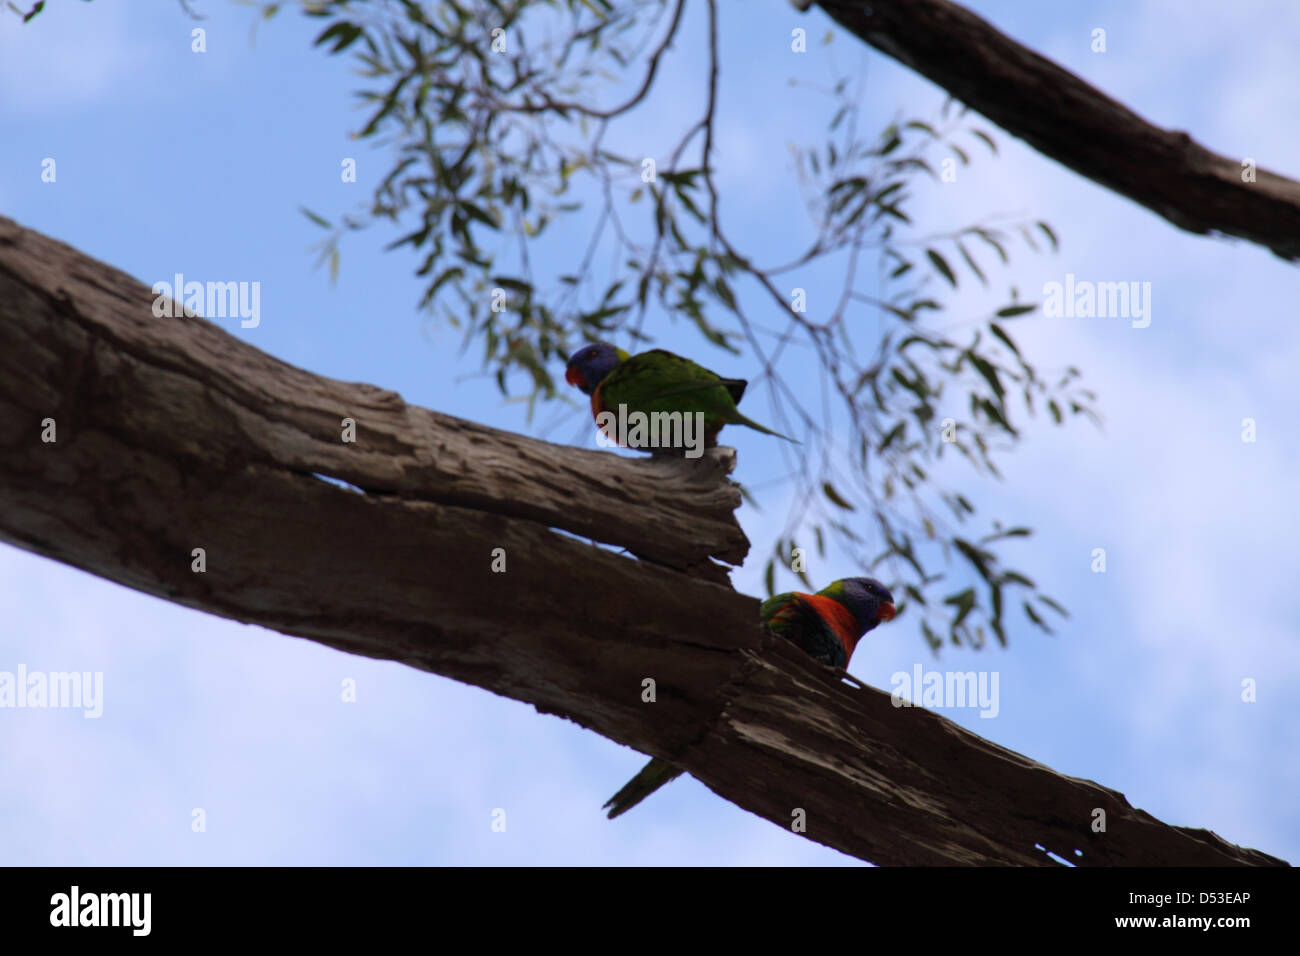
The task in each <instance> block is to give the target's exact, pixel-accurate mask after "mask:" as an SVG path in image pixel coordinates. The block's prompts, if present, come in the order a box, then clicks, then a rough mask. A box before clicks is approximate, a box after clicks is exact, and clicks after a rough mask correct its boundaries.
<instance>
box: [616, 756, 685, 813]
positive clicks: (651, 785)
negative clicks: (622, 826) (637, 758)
mask: <svg viewBox="0 0 1300 956" xmlns="http://www.w3.org/2000/svg"><path fill="white" fill-rule="evenodd" d="M681 775H682V771H680V770H678V769H677V768H676V767H674V766H673V765H672V764H670V763H669V762H668V761H666V760H660V759H659V758H658V757H655V758H654V759H653V760H651V761H650V762H649V763H648V764H646V765H645V766H644V767H642V768H641V772H640V773H638V774H637V775H636V776H635V777H633V778H632V779H631V780H629V781H628V782H627V783H625V784H624V785H623V789H622V790H620V791H619V792H618V793H616V794H614V795H613V796H612V797H610V798H609V800H607V801H606V802H605V807H607V808H609V819H611V820H613V819H614V818H615V817H616V816H618V815H619V814H620V813H626V812H627V811H628V810H631V809H632V808H633V807H635V806H636V805H637V804H638V803H640V802H641V801H642V800H644V799H645V798H646V797H648V796H650V794H652V793H654V792H655V791H656V790H658V789H659V788H660V787H662V786H663V785H664V784H666V783H670V782H671V781H673V780H676V779H677V778H678V777H680V776H681ZM602 809H604V807H603V808H602Z"/></svg>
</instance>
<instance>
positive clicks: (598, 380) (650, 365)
mask: <svg viewBox="0 0 1300 956" xmlns="http://www.w3.org/2000/svg"><path fill="white" fill-rule="evenodd" d="M564 380H565V381H566V382H568V383H569V384H570V385H576V386H577V387H578V388H579V389H581V390H582V392H583V394H584V395H590V396H591V413H592V416H593V417H595V418H596V419H597V424H599V416H600V414H601V413H602V412H612V413H615V414H617V413H618V408H619V406H620V405H624V406H626V408H627V410H628V411H629V412H642V413H645V414H647V415H649V414H652V413H655V412H668V413H672V412H682V413H686V414H691V413H695V412H699V413H702V414H703V415H704V445H705V447H706V448H710V447H713V446H714V445H716V444H717V443H718V432H719V431H720V430H721V429H722V427H723V426H724V425H744V426H746V427H748V428H752V429H754V430H755V431H760V432H762V433H763V434H764V435H776V436H777V437H778V438H785V440H786V441H791V442H793V441H795V440H794V439H793V438H787V437H786V436H785V435H782V434H781V433H780V432H775V431H772V429H770V428H767V427H765V426H763V425H760V424H759V423H758V422H756V421H754V420H753V419H751V418H746V417H745V416H744V415H742V414H741V413H740V409H738V408H737V407H736V403H737V402H739V401H740V399H741V397H742V396H743V395H744V394H745V386H746V385H747V384H749V383H748V382H746V381H745V380H744V379H741V378H723V377H722V376H720V375H718V374H717V373H716V372H710V371H709V370H708V369H707V368H705V367H704V366H702V365H699V364H697V363H695V362H692V361H691V360H690V359H688V358H682V357H681V356H680V355H674V354H673V353H672V352H668V351H665V350H664V349H651V350H650V351H648V352H640V353H638V354H636V355H629V354H628V353H627V352H625V351H623V350H622V349H620V348H615V347H614V346H613V345H610V344H609V343H608V342H594V343H592V344H591V345H584V346H583V347H582V348H580V349H578V351H576V352H574V353H573V355H572V356H571V357H570V358H569V364H568V367H567V368H566V369H565V373H564ZM607 434H608V433H607ZM609 437H611V438H613V436H612V435H611V436H609ZM795 444H798V442H795Z"/></svg>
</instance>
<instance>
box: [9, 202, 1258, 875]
mask: <svg viewBox="0 0 1300 956" xmlns="http://www.w3.org/2000/svg"><path fill="white" fill-rule="evenodd" d="M152 300H153V296H152V293H151V292H150V291H149V289H148V288H147V287H146V286H144V285H142V284H141V283H138V282H136V281H135V280H133V279H131V278H129V277H128V276H126V275H123V274H122V273H120V272H118V271H116V270H114V269H112V268H110V267H108V266H106V265H103V264H102V263H99V262H96V261H95V260H92V259H90V258H88V257H86V256H84V255H82V254H81V253H79V252H77V251H76V250H74V249H71V248H69V247H68V246H65V245H63V244H61V243H58V242H55V241H53V240H51V239H47V238H45V237H42V236H40V235H37V234H35V233H33V232H30V231H28V230H24V229H22V228H21V227H19V226H17V225H16V224H15V223H13V222H12V221H10V220H7V219H3V218H0V453H2V457H0V540H4V541H7V542H9V543H11V544H14V545H17V546H18V547H21V548H25V549H27V550H29V551H33V552H35V553H37V554H42V555H46V556H48V557H51V558H54V559H56V560H59V561H62V562H64V563H67V564H70V565H73V566H75V567H78V568H82V569H84V570H86V571H90V572H92V573H94V574H98V575H100V576H101V577H105V578H108V579H109V580H112V581H116V582H119V583H121V584H124V585H127V586H128V587H132V588H135V589H137V590H139V591H143V592H145V593H147V594H152V595H156V596H158V597H162V598H166V599H168V600H171V601H175V602H177V603H179V604H184V605H186V606H188V607H192V608H196V609H199V610H203V611H207V612H209V613H212V614H219V615H221V616H223V617H228V618H231V619H234V620H237V621H243V622H246V623H251V624H259V625H262V626H263V627H267V628H272V629H275V630H278V631H281V632H283V633H285V634H291V635H297V636H300V637H306V638H310V639H311V640H315V641H319V642H320V643H322V644H326V645H329V646H331V647H335V648H338V649H340V650H343V651H348V652H351V653H357V654H365V655H368V656H371V657H382V658H388V659H391V660H396V661H401V662H403V663H406V664H409V665H411V666H413V667H419V668H422V669H425V670H429V671H432V672H435V673H438V674H443V675H446V676H448V677H452V678H455V679H457V680H461V681H464V682H466V683H471V684H475V685H478V686H480V687H484V688H486V689H488V690H491V691H494V692H496V693H498V694H502V695H505V696H509V697H513V698H515V699H518V700H522V701H527V702H529V703H531V704H533V705H534V706H535V707H536V708H537V709H538V710H540V711H543V712H545V713H553V714H558V715H561V716H563V717H567V718H568V719H570V720H573V721H575V722H577V723H579V724H581V725H582V726H584V727H587V728H589V729H591V730H594V731H596V732H597V733H600V734H604V735H605V736H607V737H609V738H611V739H613V740H616V741H619V742H620V743H624V744H628V745H630V746H632V747H635V748H637V749H638V750H641V751H644V752H646V753H650V754H654V755H656V756H660V757H665V758H667V759H670V760H672V761H674V762H675V763H677V764H678V765H679V766H681V767H683V768H684V769H686V770H687V771H688V772H690V773H691V774H693V775H694V776H696V777H697V778H699V779H700V780H701V781H703V782H704V783H705V784H706V785H708V786H709V787H710V788H711V789H713V790H714V791H715V792H717V793H718V794H719V795H721V796H723V797H725V798H726V799H728V800H731V801H732V802H734V803H736V804H738V805H740V806H742V807H744V808H746V809H748V810H751V811H753V812H754V813H757V814H759V815H760V816H763V817H765V818H767V819H769V820H771V821H773V822H775V823H777V824H778V825H780V826H789V825H790V822H791V813H792V811H793V810H794V808H796V807H799V808H803V809H804V810H805V811H806V814H807V821H808V824H807V826H808V830H807V835H808V836H809V837H810V838H811V839H813V840H816V841H818V842H820V843H824V844H826V845H828V846H832V847H835V848H836V849H839V850H842V851H844V852H845V853H849V854H852V855H854V856H858V857H861V858H862V859H867V860H872V861H874V862H876V863H881V864H905V863H928V864H936V863H942V864H955V863H1019V864H1048V865H1054V864H1052V861H1051V860H1050V858H1048V857H1047V856H1046V854H1045V852H1044V850H1048V851H1052V852H1054V853H1056V854H1058V855H1059V856H1061V857H1064V858H1066V859H1069V860H1072V861H1074V862H1077V863H1080V864H1082V865H1085V866H1087V865H1105V864H1137V863H1141V864H1182V865H1190V864H1210V865H1214V864H1234V863H1236V864H1278V863H1281V862H1282V861H1280V860H1277V859H1275V858H1273V857H1270V856H1268V855H1267V854H1264V853H1260V852H1258V851H1255V850H1245V849H1242V848H1239V847H1236V846H1233V845H1231V844H1228V843H1226V842H1225V841H1223V840H1221V839H1220V838H1219V837H1217V836H1216V835H1214V834H1213V833H1210V832H1209V831H1206V830H1193V829H1185V828H1182V827H1171V826H1167V825H1165V824H1163V823H1161V822H1159V821H1157V820H1155V819H1154V818H1152V817H1151V816H1150V815H1148V814H1146V813H1144V812H1142V811H1140V810H1135V809H1133V808H1132V807H1130V806H1129V804H1128V802H1127V801H1126V800H1125V799H1124V797H1123V795H1122V794H1119V793H1117V792H1115V791H1113V790H1109V789H1107V788H1105V787H1102V786H1099V785H1097V784H1095V783H1092V782H1091V781H1087V780H1080V779H1077V778H1073V777H1066V776H1063V775H1061V774H1057V773H1055V772H1054V771H1052V770H1051V769H1049V768H1048V767H1045V766H1043V765H1042V764H1038V763H1035V762H1034V761H1032V760H1029V759H1027V758H1025V757H1022V756H1020V755H1018V754H1015V753H1012V752H1011V751H1008V750H1005V749H1004V748H1001V747H998V746H996V745H994V744H992V743H989V742H988V741H985V740H982V739H980V738H979V737H977V736H976V735H974V734H972V733H970V732H969V731H966V730H964V729H962V728H960V727H958V726H957V725H955V724H953V723H951V722H949V721H947V720H945V719H944V718H942V717H939V716H937V715H935V714H932V713H929V712H927V711H924V710H921V709H919V708H902V709H900V708H896V707H894V706H893V705H892V702H891V700H890V697H889V695H888V694H885V693H882V692H881V691H878V690H875V689H873V688H869V687H864V686H862V685H859V684H857V683H856V682H853V681H851V680H850V679H848V678H844V677H843V676H842V674H841V673H839V672H834V671H832V670H830V669H829V668H823V667H821V666H820V665H817V664H815V663H813V662H812V661H810V660H809V659H808V658H806V657H804V656H803V655H802V654H801V653H799V652H798V651H797V650H795V649H794V648H792V647H790V646H787V645H785V644H783V643H780V642H777V641H774V640H773V639H772V638H770V637H769V636H768V635H766V634H765V633H763V632H762V631H761V630H760V629H759V628H758V627H757V625H756V621H757V614H758V602H757V601H756V600H754V599H753V598H749V597H745V596H743V595H739V594H736V593H735V592H734V591H732V590H731V589H730V588H729V587H728V586H725V585H724V584H722V583H719V581H720V580H721V581H725V571H719V570H718V569H720V568H721V567H722V565H719V564H716V563H715V562H728V563H736V562H738V561H740V560H741V559H742V558H743V556H744V554H745V551H746V549H747V547H748V543H747V541H746V540H745V537H744V534H743V532H742V531H741V530H740V528H739V527H738V526H737V525H736V522H735V518H734V515H733V513H732V512H733V509H734V508H735V506H736V505H737V504H738V503H739V497H738V494H737V492H736V490H735V487H734V486H733V485H731V483H730V482H729V481H728V480H727V479H726V473H727V472H728V471H729V470H730V467H731V464H732V463H733V459H732V457H731V455H730V453H729V452H728V451H727V450H720V451H719V452H718V453H716V454H714V455H712V456H710V457H706V458H704V459H700V460H699V461H697V462H695V463H690V462H686V461H631V460H627V459H624V458H621V457H619V456H616V455H611V454H607V453H602V452H593V451H588V450H583V449H577V448H570V447H563V446H557V445H550V444H547V443H545V442H540V441H534V440H532V439H528V438H524V437H521V436H518V435H512V434H509V433H506V432H500V431H496V430H494V429H490V428H486V427H484V426H481V425H476V424H474V423H472V422H467V421H462V420H460V419H455V418H451V417H449V416H446V415H440V414H438V413H437V412H433V411H429V410H427V409H422V408H415V407H412V406H410V405H407V404H406V403H405V402H403V401H402V399H401V398H400V397H399V396H398V395H396V394H394V393H392V392H389V391H384V390H382V389H378V388H374V387H372V386H368V385H357V384H349V383H345V382H339V381H335V380H332V379H326V378H322V377H320V376H316V375H312V374H309V373H307V372H305V371H303V370H301V369H297V368H294V367H292V366H290V365H287V364H285V363H283V362H280V361H278V360H276V359H274V358H272V357H271V356H269V355H266V354H264V353H262V352H259V351H258V350H257V349H255V348H253V347H252V346H250V345H248V344H246V343H245V342H242V341H240V340H239V339H236V338H234V337H233V336H231V335H228V334H226V333H225V332H223V331H222V330H221V329H219V328H217V327H216V326H215V325H213V324H211V323H209V322H207V321H205V320H203V319H199V318H191V317H183V318H161V319H159V318H155V317H154V316H153V315H152V311H151V304H152ZM344 418H353V419H355V422H356V431H357V441H356V442H355V443H344V442H343V441H341V434H342V420H343V419H344ZM47 419H52V420H53V422H54V427H55V429H56V431H55V437H56V440H55V441H54V442H44V441H42V440H41V435H42V431H43V430H44V429H45V428H46V427H47V426H46V424H44V423H45V422H46V420H47ZM316 475H326V476H330V477H334V478H338V479H342V480H345V481H347V482H349V483H351V484H352V485H354V486H356V487H357V488H358V489H359V490H358V491H352V490H348V489H345V488H341V487H339V486H337V485H335V484H332V483H329V482H325V481H322V480H320V478H318V477H315V476H316ZM575 535H576V536H580V537H590V538H594V539H596V540H598V541H600V542H603V543H605V544H607V545H612V546H615V547H620V548H625V549H627V550H629V551H632V552H635V553H637V554H639V555H641V556H642V560H638V559H636V558H633V557H629V556H625V555H623V554H619V553H616V552H615V551H614V550H611V549H610V548H606V547H599V546H597V545H595V544H592V543H588V542H585V541H582V540H579V537H575ZM195 548H203V549H204V550H205V553H206V571H205V572H203V573H196V572H194V571H193V570H192V560H193V558H192V550H193V549H195ZM497 548H501V549H504V555H505V560H506V572H505V573H494V572H493V571H492V570H491V565H492V560H493V552H494V549H497ZM646 676H653V677H654V678H655V679H656V681H657V684H658V696H659V701H658V703H656V704H654V705H653V706H649V705H646V704H643V703H642V702H641V699H640V691H641V681H642V679H643V678H645V677H646ZM1098 807H1100V808H1103V809H1105V810H1106V813H1107V818H1108V820H1107V830H1106V832H1105V833H1104V834H1095V833H1092V832H1091V829H1090V824H1091V822H1092V819H1093V811H1094V808H1098ZM593 812H596V811H595V807H594V804H593ZM1036 844H1037V846H1038V847H1041V848H1043V849H1041V850H1040V849H1037V848H1036V847H1035V845H1036ZM1076 850H1080V851H1082V856H1078V855H1076V853H1075V851H1076Z"/></svg>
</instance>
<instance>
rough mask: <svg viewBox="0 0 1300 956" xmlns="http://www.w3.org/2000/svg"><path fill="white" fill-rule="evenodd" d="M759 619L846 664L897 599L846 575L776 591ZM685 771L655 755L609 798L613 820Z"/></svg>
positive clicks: (889, 615) (815, 653)
mask: <svg viewBox="0 0 1300 956" xmlns="http://www.w3.org/2000/svg"><path fill="white" fill-rule="evenodd" d="M758 617H759V620H761V621H762V622H763V624H764V626H765V627H767V629H768V630H769V631H771V632H772V633H773V634H775V635H776V636H778V637H784V638H786V639H787V640H790V641H793V642H794V643H795V644H797V645H798V646H799V648H800V649H801V650H803V651H804V652H805V653H806V654H807V655H808V656H809V657H811V658H813V659H814V660H817V661H820V662H821V663H823V664H829V665H830V666H831V667H844V666H846V665H847V664H848V662H849V658H851V657H852V656H853V649H854V648H855V647H857V646H858V641H859V640H860V639H861V638H862V636H863V635H864V634H866V633H867V632H868V631H870V630H871V629H872V628H874V627H875V626H876V625H877V624H879V623H880V622H881V621H889V620H892V619H893V617H894V598H893V595H891V594H890V593H889V591H888V589H886V588H885V586H884V585H883V584H881V583H880V582H879V581H877V580H875V579H874V578H841V579H840V580H838V581H833V582H831V583H830V584H829V585H827V586H826V587H824V588H822V589H821V590H820V591H818V592H817V593H816V594H803V593H801V592H798V591H787V592H786V593H784V594H774V595H773V596H772V597H770V598H768V599H767V600H766V601H764V602H763V603H762V605H760V606H759V609H758ZM681 773H682V771H680V770H678V769H677V768H676V767H674V766H673V765H672V764H670V763H669V762H668V761H666V760H660V759H659V758H658V757H655V758H654V759H653V760H651V761H650V762H649V763H648V764H646V765H645V766H644V767H642V768H641V772H640V773H638V774H637V775H636V776H635V777H633V778H632V779H631V780H629V781H628V782H627V783H626V784H625V785H624V786H623V789H622V790H620V791H619V792H618V793H616V794H614V796H612V797H610V798H609V801H608V802H607V803H606V804H605V806H606V807H607V808H609V818H610V819H611V820H612V819H614V818H615V817H616V816H618V815H619V814H620V813H624V812H626V811H628V810H630V809H632V807H634V806H636V805H637V804H638V803H640V802H641V801H642V800H644V799H645V798H646V797H648V796H650V794H652V793H654V791H656V790H658V789H659V788H660V787H662V786H663V785H664V784H666V783H668V782H669V781H671V780H675V779H676V778H677V777H679V776H681Z"/></svg>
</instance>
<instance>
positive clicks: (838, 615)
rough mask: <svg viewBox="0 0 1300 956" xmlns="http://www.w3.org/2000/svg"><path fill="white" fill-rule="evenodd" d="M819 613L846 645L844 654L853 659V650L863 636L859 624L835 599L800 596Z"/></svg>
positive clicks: (817, 595) (812, 595) (808, 595)
mask: <svg viewBox="0 0 1300 956" xmlns="http://www.w3.org/2000/svg"><path fill="white" fill-rule="evenodd" d="M799 596H800V597H801V598H803V599H804V600H805V601H807V602H808V604H809V605H811V607H812V608H813V610H815V611H816V612H817V614H818V615H819V616H820V617H821V619H822V620H823V621H825V622H826V623H827V624H829V625H830V628H831V630H832V631H834V632H835V636H836V637H838V638H839V639H840V643H841V644H843V645H844V654H845V655H846V657H849V658H851V657H853V648H855V647H857V646H858V638H859V637H860V636H861V635H860V634H859V632H858V622H857V619H856V618H854V616H853V615H852V614H850V613H849V609H848V608H846V607H845V606H844V605H843V604H841V603H840V602H839V601H837V600H835V599H834V598H828V597H824V596H822V595H820V594H801V595H799Z"/></svg>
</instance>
